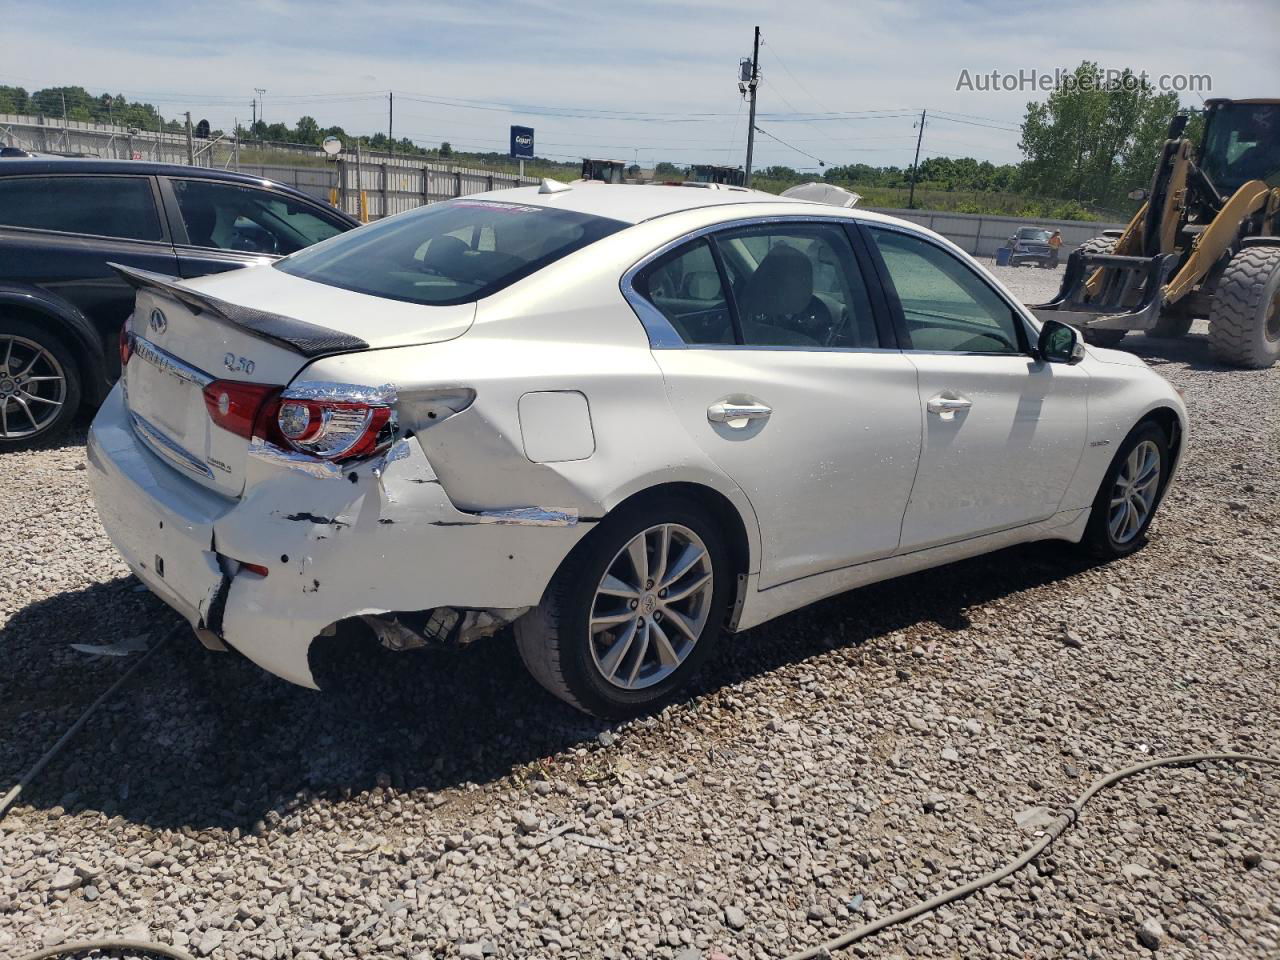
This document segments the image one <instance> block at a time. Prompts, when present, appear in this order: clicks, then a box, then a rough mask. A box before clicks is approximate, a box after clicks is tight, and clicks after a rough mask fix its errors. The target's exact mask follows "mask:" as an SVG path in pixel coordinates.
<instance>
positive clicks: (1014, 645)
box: [0, 269, 1280, 960]
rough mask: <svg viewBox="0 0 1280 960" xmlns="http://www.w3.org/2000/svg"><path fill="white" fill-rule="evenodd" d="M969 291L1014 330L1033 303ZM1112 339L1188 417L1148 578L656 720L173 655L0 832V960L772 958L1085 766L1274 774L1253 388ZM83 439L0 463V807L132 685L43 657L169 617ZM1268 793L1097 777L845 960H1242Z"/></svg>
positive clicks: (893, 636)
mask: <svg viewBox="0 0 1280 960" xmlns="http://www.w3.org/2000/svg"><path fill="white" fill-rule="evenodd" d="M1000 273H1001V274H1002V275H1004V276H1005V277H1006V278H1007V279H1008V280H1009V281H1011V284H1012V285H1013V286H1014V288H1015V290H1016V292H1018V294H1019V295H1020V296H1024V297H1026V298H1028V299H1038V298H1040V297H1043V296H1045V295H1047V294H1048V293H1051V292H1052V290H1053V288H1054V286H1055V284H1056V279H1057V277H1056V274H1050V273H1047V272H1040V271H1034V270H1027V269H1022V270H1016V271H1011V270H1001V271H1000ZM1126 345H1127V346H1130V347H1131V348H1132V349H1135V350H1136V351H1137V352H1138V353H1140V354H1141V355H1143V356H1144V357H1145V358H1146V359H1147V360H1148V361H1149V362H1150V363H1152V364H1153V365H1155V366H1156V368H1157V369H1158V370H1160V372H1161V373H1163V374H1164V375H1165V376H1167V377H1169V378H1170V379H1171V380H1173V381H1174V382H1175V383H1177V384H1178V385H1179V386H1181V387H1183V388H1184V389H1185V390H1186V392H1187V399H1188V403H1189V404H1190V407H1191V414H1192V422H1193V434H1194V437H1193V447H1192V450H1191V454H1190V456H1189V457H1188V458H1187V459H1186V463H1185V466H1184V468H1183V471H1182V474H1181V479H1180V482H1179V484H1178V485H1177V486H1176V487H1175V488H1174V489H1173V491H1172V492H1171V493H1170V495H1169V497H1168V498H1167V500H1166V502H1165V505H1164V508H1163V510H1162V513H1161V514H1160V516H1159V517H1158V518H1157V521H1156V523H1155V526H1154V530H1153V538H1152V542H1151V544H1150V545H1149V546H1148V547H1147V548H1146V549H1144V550H1142V551H1141V552H1139V553H1138V554H1136V555H1135V556H1133V557H1131V558H1129V559H1127V560H1124V561H1121V562H1117V563H1113V564H1109V565H1106V566H1095V565H1091V564H1090V563H1088V562H1086V561H1084V560H1081V559H1080V558H1079V557H1077V556H1076V555H1075V554H1073V553H1072V552H1071V551H1070V550H1067V549H1064V548H1062V547H1061V546H1060V545H1053V544H1043V545H1036V546H1033V547H1027V548H1018V549H1014V550H1009V551H1005V552H1002V553H1000V554H996V555H993V556H991V557H986V558H981V559H978V560H974V561H969V562H966V563H962V564H957V565H955V566H953V567H951V568H948V569H947V571H946V572H945V574H943V575H939V574H937V573H929V574H923V575H918V576H914V577H911V578H908V579H906V580H902V581H898V582H896V583H890V584H881V585H878V586H874V587H870V588H867V589H863V590H860V591H856V592H853V593H849V594H847V595H844V596H841V597H837V598H834V599H832V600H829V601H826V602H824V603H821V604H819V605H817V606H815V607H812V608H810V609H808V610H805V611H802V612H799V613H797V614H794V615H791V616H788V617H785V618H782V619H780V620H778V621H775V622H773V623H771V624H768V625H765V626H763V627H761V628H758V629H756V630H752V631H750V632H749V633H747V634H744V635H742V636H740V637H738V638H736V639H735V640H733V641H732V642H728V643H726V644H725V645H724V646H723V648H722V651H721V653H720V655H719V656H718V657H716V658H715V659H714V661H713V662H712V665H711V666H709V667H708V668H707V669H706V670H704V672H703V674H702V676H701V678H700V680H699V683H698V686H697V689H696V690H695V691H694V695H693V696H692V697H691V699H689V700H688V701H687V702H683V703H680V704H677V705H674V706H672V707H670V708H668V709H667V710H665V711H663V712H662V713H661V714H659V715H657V716H654V717H650V718H646V719H643V720H640V721H637V722H634V723H630V724H626V725H623V726H616V727H609V726H605V725H602V724H600V723H597V722H595V721H592V720H589V719H587V718H584V717H582V716H580V715H578V714H576V713H574V712H573V711H572V710H570V709H568V708H567V707H564V706H562V705H561V704H559V703H558V702H557V701H554V700H552V699H551V698H550V697H549V696H547V695H545V694H543V693H542V692H541V691H540V690H539V689H538V688H537V687H536V686H535V685H534V684H533V682H532V681H531V680H529V679H528V678H527V677H526V676H525V675H524V674H523V672H522V671H521V669H520V667H519V666H518V663H517V660H516V657H515V653H514V649H513V647H512V644H511V641H510V640H509V638H506V637H498V638H495V639H494V640H493V641H490V642H484V643H479V644H476V645H474V646H472V647H471V648H469V649H468V650H465V651H463V652H461V653H457V654H447V653H420V654H401V655H393V654H384V653H382V652H381V651H373V652H371V653H369V654H367V655H366V656H365V661H366V663H367V666H368V667H369V668H370V669H369V672H368V674H367V675H366V676H365V677H364V678H363V679H362V681H361V683H360V684H359V685H358V686H357V687H356V688H355V689H353V690H350V691H347V692H345V693H343V694H341V695H318V694H313V693H310V692H308V691H305V690H301V689H298V688H294V687H291V686H289V685H287V684H285V683H283V682H281V681H277V680H275V679H273V678H272V677H270V676H268V675H267V674H265V673H263V672H261V671H260V670H258V669H257V668H255V667H253V666H252V665H250V664H248V663H246V662H243V661H241V660H239V659H238V658H236V657H235V656H234V655H224V654H213V653H207V652H205V651H204V650H203V649H202V648H200V647H199V646H198V645H197V644H196V642H195V641H194V640H191V641H189V642H188V641H187V640H186V639H185V638H184V640H183V641H181V642H174V643H172V644H170V646H169V648H168V649H166V650H164V651H161V652H160V653H159V654H158V655H157V657H156V658H155V660H154V661H153V662H151V663H149V664H147V665H146V666H144V667H143V670H142V672H141V673H140V675H139V676H138V677H137V678H136V679H135V681H134V682H133V683H132V684H131V685H130V687H129V688H128V689H127V691H126V692H124V693H122V694H121V695H120V696H118V697H117V698H116V699H115V700H114V701H113V702H111V703H110V704H109V705H108V706H107V707H106V708H104V710H102V711H101V712H100V713H99V714H98V715H97V716H95V718H94V719H93V720H92V721H91V722H90V724H89V725H88V726H87V727H86V729H85V730H84V731H83V732H82V734H81V735H80V736H79V738H78V739H77V740H76V741H75V743H74V744H73V746H72V747H71V748H70V749H69V750H68V751H67V752H66V753H64V754H63V755H62V756H60V757H59V758H58V759H57V760H55V761H54V763H53V764H51V765H50V767H49V768H48V769H47V770H46V771H45V773H44V774H43V776H42V777H41V778H40V779H39V781H38V782H37V783H36V784H35V785H34V786H33V788H32V789H31V791H30V792H29V794H27V795H26V796H25V797H24V802H23V803H21V804H19V805H18V806H17V807H16V808H15V810H14V811H13V813H12V814H10V816H9V817H8V818H7V819H6V820H5V821H4V822H3V823H2V824H0V956H9V957H12V956H17V955H19V954H22V953H24V952H26V951H28V950H34V949H36V948H38V947H40V946H41V945H44V944H55V943H58V942H60V941H63V940H72V939H80V938H85V937H91V936H96V935H101V934H121V933H128V934H131V935H134V936H145V937H151V938H155V939H158V940H161V941H165V942H172V943H175V944H178V945H182V946H184V947H185V948H186V949H188V950H190V951H191V952H193V953H195V954H197V955H198V956H212V957H215V958H232V957H263V958H275V957H280V958H292V957H298V958H302V960H316V958H325V960H332V958H336V957H346V956H360V957H422V958H428V957H455V956H462V957H482V956H495V957H532V956H537V957H548V956H561V957H588V958H596V957H631V958H641V957H643V958H653V957H657V958H679V960H693V958H697V957H702V958H705V960H712V958H714V957H717V955H719V956H721V957H730V958H756V957H758V958H767V957H779V956H782V955H785V954H786V953H788V952H790V951H792V950H795V949H798V948H800V947H802V946H806V945H809V944H812V943H816V942H819V941H821V940H823V939H826V938H828V937H830V936H832V935H834V933H836V932H837V931H838V930H840V929H841V928H844V927H846V926H853V925H857V924H859V923H861V922H863V921H865V920H866V919H867V918H870V917H875V916H880V915H884V914H885V913H886V912H891V911H893V910H896V909H899V908H901V907H903V906H906V905H908V904H910V903H913V902H915V901H917V900H918V899H922V898H926V897H928V896H931V895H933V894H935V893H937V892H939V891H941V890H943V889H946V888H948V887H950V886H953V885H955V884H957V883H959V882H963V881H965V880H968V879H970V878H972V877H975V876H977V875H978V874H980V873H982V872H985V871H986V870H989V869H991V868H993V867H994V866H996V865H997V864H999V863H1002V862H1004V861H1005V860H1006V859H1009V858H1011V857H1012V856H1014V855H1015V854H1016V853H1018V852H1019V851H1020V850H1021V849H1022V848H1023V847H1024V846H1025V845H1026V844H1027V843H1028V842H1029V841H1030V834H1029V833H1028V832H1025V831H1024V830H1023V829H1022V828H1020V827H1019V824H1018V822H1017V821H1016V820H1015V815H1022V814H1025V813H1026V812H1027V811H1030V810H1033V809H1034V808H1037V807H1047V808H1049V809H1050V810H1055V811H1056V810H1057V809H1058V808H1060V807H1061V806H1062V805H1063V804H1064V803H1066V802H1067V801H1068V800H1069V799H1070V798H1071V797H1073V796H1074V795H1076V794H1077V793H1079V792H1080V791H1081V790H1083V789H1084V787H1085V786H1086V785H1087V784H1088V783H1089V782H1091V781H1092V780H1093V779H1095V778H1097V777H1099V776H1101V775H1102V774H1103V773H1104V772H1106V771H1111V770H1115V769H1118V768H1120V767H1122V766H1125V765H1128V764H1130V763H1133V762H1136V761H1140V760H1143V759H1146V758H1149V757H1151V756H1158V755H1168V754H1178V753H1186V752H1191V751H1201V750H1212V749H1221V748H1230V749H1237V750H1244V751H1249V752H1261V753H1269V754H1271V755H1273V756H1280V729H1278V727H1277V723H1276V717H1277V707H1278V706H1280V690H1278V686H1280V684H1278V683H1277V678H1278V676H1280V669H1278V667H1280V647H1278V646H1277V643H1276V640H1277V638H1278V637H1280V593H1278V590H1277V583H1280V577H1277V574H1278V573H1280V544H1278V543H1277V541H1276V530H1277V519H1278V511H1277V506H1276V504H1277V501H1278V500H1280V449H1278V443H1277V433H1276V420H1275V413H1276V409H1277V395H1278V392H1280V391H1278V389H1277V387H1278V386H1280V369H1275V370H1271V371H1266V372H1242V371H1228V370H1224V369H1221V368H1218V367H1216V366H1215V365H1214V364H1213V363H1212V362H1211V361H1210V360H1209V358H1208V352H1207V345H1206V342H1205V336H1204V328H1203V324H1199V325H1197V327H1196V329H1195V331H1194V332H1193V333H1192V335H1191V336H1190V337H1188V338H1187V339H1185V340H1183V341H1179V342H1174V343H1169V342H1162V341H1157V340H1152V339H1148V338H1145V337H1142V336H1140V335H1137V336H1133V337H1131V338H1130V340H1129V341H1126ZM80 439H81V438H76V441H75V442H71V443H68V444H67V445H65V446H62V447H59V448H57V449H53V450H47V451H42V452H40V453H33V454H24V455H14V456H6V457H3V458H0V486H3V489H4V490H5V493H6V496H5V497H4V500H3V502H2V503H0V519H2V520H3V525H4V529H5V530H6V531H7V534H6V536H5V537H4V538H3V540H2V541H0V569H3V570H4V571H5V574H6V578H5V583H6V587H7V589H6V590H5V591H3V593H0V652H3V654H4V656H5V660H6V667H5V670H4V679H3V680H2V681H0V724H2V725H3V726H2V727H0V729H3V730H4V731H5V732H4V735H3V736H2V737H0V784H2V785H4V786H7V785H8V784H9V783H12V782H13V781H14V780H15V779H16V778H17V776H18V775H19V773H20V772H21V771H22V770H24V769H25V768H26V767H27V766H28V765H29V764H30V763H31V762H33V761H34V760H35V758H36V757H37V756H39V754H40V753H41V752H43V750H44V749H45V748H46V747H47V746H48V745H49V744H50V743H52V742H53V740H55V739H56V737H57V736H58V735H59V734H60V733H61V732H62V731H63V730H65V729H66V727H67V726H68V725H69V724H70V723H71V722H72V721H73V720H74V718H75V716H76V715H77V713H78V711H79V710H80V709H81V708H82V707H83V706H84V705H85V704H87V703H88V702H89V701H90V700H91V699H92V698H93V697H94V696H95V695H96V694H97V693H98V692H100V691H101V690H102V689H104V688H105V687H106V686H107V685H108V684H109V683H110V682H111V680H112V678H114V677H116V676H118V675H119V673H120V672H121V671H122V670H123V669H125V667H126V666H127V664H128V662H129V660H128V659H127V658H115V657H102V658H98V659H94V658H90V657H86V656H85V655H83V654H80V653H76V652H74V651H72V650H70V649H69V647H68V644H69V643H72V642H76V641H85V640H88V641H95V642H104V641H119V640H125V639H128V638H133V637H137V636H140V635H142V636H147V637H152V638H154V637H156V636H158V635H159V634H160V633H161V632H163V631H164V630H165V629H167V628H168V627H169V626H170V625H171V624H172V623H173V622H174V617H173V615H172V614H170V613H169V612H168V611H167V609H166V608H164V607H163V606H162V605H161V604H160V603H159V602H157V601H155V600H154V599H152V598H151V597H150V595H149V594H147V593H145V592H141V588H140V587H139V586H138V585H137V583H136V581H134V580H133V579H131V578H130V577H129V575H128V572H127V570H126V568H125V566H124V565H123V564H122V563H121V562H120V561H119V560H117V559H116V557H115V555H114V554H113V552H112V549H111V547H110V545H109V544H108V543H107V541H106V539H105V538H104V536H103V534H102V531H101V529H100V528H99V526H98V523H97V520H96V519H95V516H94V511H93V507H92V505H91V504H90V502H89V500H88V495H87V489H86V485H85V474H84V472H83V462H84V450H83V447H82V446H81V445H80V443H79V440H80ZM1278 773H1280V771H1276V770H1274V769H1262V770H1258V769H1253V768H1248V767H1243V766H1241V767H1230V766H1226V765H1216V764H1211V765H1205V766H1203V767H1199V768H1193V769H1182V770H1163V771H1155V772H1152V773H1149V774H1146V775H1144V776H1141V777H1139V778H1135V779H1131V780H1128V781H1125V782H1124V783H1122V784H1120V785H1118V786H1116V787H1114V788H1112V789H1111V790H1109V791H1108V792H1106V793H1104V794H1102V795H1101V796H1100V797H1099V798H1097V799H1096V800H1095V801H1094V802H1093V803H1092V804H1091V805H1090V806H1089V807H1088V808H1087V809H1086V811H1085V815H1084V817H1083V820H1082V822H1081V823H1080V824H1079V825H1078V826H1077V827H1075V828H1074V829H1073V830H1071V831H1070V832H1069V833H1068V834H1067V835H1066V836H1065V838H1064V839H1063V840H1061V841H1060V842H1058V843H1057V844H1055V845H1054V846H1053V847H1052V848H1051V850H1050V851H1049V854H1048V856H1047V858H1046V859H1044V860H1042V861H1041V862H1040V863H1039V864H1038V865H1033V866H1031V867H1028V868H1026V869H1024V870H1023V871H1021V872H1020V873H1019V874H1018V875H1017V876H1016V877H1014V878H1011V879H1010V880H1009V881H1007V882H1005V883H1004V884H1002V885H999V886H997V887H995V888H992V889H990V890H988V891H986V892H984V893H981V894H979V895H977V896H974V897H972V898H970V899H968V900H966V901H963V902H961V903H958V904H953V905H952V906H950V907H948V908H945V909H943V910H941V911H939V912H937V913H935V914H933V915H932V916H930V917H928V918H926V919H924V920H921V921H918V922H916V923H915V924H913V925H911V926H909V927H906V928H898V929H896V930H892V931H889V932H886V933H884V934H882V935H880V936H879V937H877V938H874V939H873V940H871V941H867V942H866V943H864V944H863V945H860V946H859V947H856V948H854V949H853V950H851V951H849V955H856V956H872V955H874V956H877V957H913V958H954V957H977V956H1004V955H1007V956H1013V957H1107V958H1112V957H1120V958H1125V957H1146V956H1149V955H1150V953H1151V951H1152V949H1155V950H1156V951H1157V952H1158V955H1159V956H1161V957H1187V958H1190V957H1196V958H1201V957H1221V958H1262V957H1276V956H1277V955H1280V817H1278V816H1276V812H1275V811H1276V809H1277V806H1278V805H1280V775H1278ZM0 789H2V787H0ZM1032 823H1033V824H1034V820H1033V821H1032Z"/></svg>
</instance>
